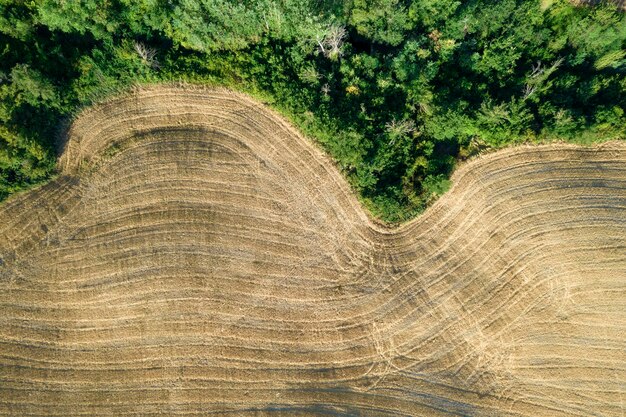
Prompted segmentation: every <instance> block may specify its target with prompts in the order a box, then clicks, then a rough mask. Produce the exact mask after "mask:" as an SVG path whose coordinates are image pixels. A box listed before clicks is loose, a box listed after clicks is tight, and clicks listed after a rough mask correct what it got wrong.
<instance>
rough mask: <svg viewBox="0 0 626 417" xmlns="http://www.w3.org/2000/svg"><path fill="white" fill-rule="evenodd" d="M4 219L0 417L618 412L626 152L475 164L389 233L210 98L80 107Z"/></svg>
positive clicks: (250, 113) (257, 114)
mask: <svg viewBox="0 0 626 417" xmlns="http://www.w3.org/2000/svg"><path fill="white" fill-rule="evenodd" d="M59 164H60V167H61V168H60V169H61V171H62V172H61V175H60V176H59V177H58V178H57V179H56V180H54V181H52V182H51V183H49V184H48V185H46V186H43V187H41V188H38V189H36V190H32V191H30V192H28V193H25V194H21V195H19V196H17V197H14V198H12V199H10V200H9V201H8V202H7V203H5V204H3V205H2V206H0V414H1V415H11V416H30V415H41V416H71V415H85V416H98V415H107V416H130V415H142V416H143V415H145V416H148V415H168V416H175V415H185V416H190V415H212V414H219V415H224V414H228V415H290V416H291V415H346V416H347V415H350V416H352V415H365V416H369V415H371V416H392V415H393V416H439V415H443V416H446V415H462V416H528V417H537V416H591V415H594V416H623V415H624V413H626V211H625V209H626V146H625V145H624V144H623V143H622V144H620V143H608V144H604V145H602V146H597V147H588V148H583V147H577V146H573V145H556V144H555V145H544V146H535V147H518V148H513V149H509V150H504V151H499V152H495V153H491V154H487V155H484V156H482V157H480V158H478V159H476V160H474V161H472V162H470V163H467V164H465V165H463V166H462V167H460V168H459V169H458V170H457V171H456V173H455V174H454V176H453V183H454V186H453V187H452V189H451V191H450V192H448V193H447V194H446V195H445V196H443V197H442V198H440V199H439V200H438V201H437V202H436V203H435V204H434V205H433V206H432V207H431V208H429V209H428V211H427V212H426V213H425V214H424V215H422V216H421V217H419V218H418V219H416V220H414V221H411V222H409V223H406V224H404V225H402V226H400V227H397V228H387V227H385V226H382V225H380V224H378V223H376V222H375V221H373V220H371V219H370V218H369V217H368V215H367V214H366V213H365V211H364V209H363V208H362V207H361V206H360V204H359V202H358V200H357V199H356V198H355V197H354V195H353V192H352V191H351V190H350V188H349V186H348V184H347V183H346V181H345V180H344V178H343V177H342V176H341V175H340V173H339V171H338V170H337V169H336V168H335V166H334V165H333V163H332V162H331V161H330V160H329V159H328V158H327V157H326V156H325V155H324V154H323V153H322V152H321V151H320V150H318V149H317V148H316V147H315V146H313V145H312V144H310V143H309V142H308V141H307V140H306V139H304V138H303V137H302V136H300V135H299V134H298V133H297V132H296V131H295V130H294V129H293V128H292V127H290V126H289V124H287V123H286V122H285V121H284V120H283V119H282V118H281V117H279V116H278V115H276V114H275V113H273V112H272V111H270V110H268V109H266V108H265V107H264V106H263V105H261V104H258V103H256V102H255V101H253V100H251V99H249V98H247V97H246V96H243V95H240V94H236V93H233V92H229V91H226V90H219V89H204V88H192V87H176V86H160V87H145V88H142V89H138V90H136V91H134V92H132V93H129V94H127V95H125V96H122V97H119V98H117V99H113V100H111V101H108V102H106V103H104V104H101V105H98V106H95V107H93V108H91V109H89V110H87V111H84V112H83V113H82V114H81V115H80V116H79V117H78V118H77V120H76V121H75V122H74V124H73V126H72V128H71V129H70V131H69V134H68V143H67V146H66V150H65V152H64V154H63V155H62V157H61V158H60V160H59Z"/></svg>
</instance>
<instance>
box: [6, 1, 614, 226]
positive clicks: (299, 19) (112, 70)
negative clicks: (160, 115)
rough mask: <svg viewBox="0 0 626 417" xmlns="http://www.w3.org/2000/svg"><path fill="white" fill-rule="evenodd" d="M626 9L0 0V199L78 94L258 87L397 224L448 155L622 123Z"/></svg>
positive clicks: (33, 168) (33, 165)
mask: <svg viewBox="0 0 626 417" xmlns="http://www.w3.org/2000/svg"><path fill="white" fill-rule="evenodd" d="M625 72H626V18H625V17H624V14H623V13H622V12H619V11H617V10H616V9H615V7H613V6H611V5H609V4H604V3H603V4H600V5H598V6H594V7H574V6H573V5H572V4H571V3H570V2H568V1H567V0H554V1H547V0H544V1H540V2H539V1H535V0H469V1H465V2H461V1H459V0H255V1H252V0H243V1H235V0H106V1H95V0H77V1H67V0H38V1H34V2H30V1H23V0H4V1H3V2H2V4H0V198H4V197H5V196H7V195H9V194H10V193H13V192H15V191H17V190H19V189H22V188H25V187H29V186H31V185H33V184H36V183H38V182H40V181H42V180H44V179H46V178H49V177H50V176H51V175H53V173H54V160H55V154H56V152H58V150H57V149H56V148H55V138H56V137H57V135H58V133H59V128H60V126H62V124H63V121H64V120H65V119H67V118H68V117H71V115H72V114H73V113H74V112H75V111H76V110H77V109H79V108H80V107H82V106H86V105H88V104H90V103H92V102H93V101H95V100H100V99H103V98H104V97H106V96H108V95H110V94H113V93H115V92H117V91H120V90H121V89H124V88H127V87H128V86H129V85H132V84H133V83H136V82H156V81H160V80H178V79H182V80H188V81H194V82H205V83H206V82H208V83H211V84H222V85H228V86H231V87H234V88H237V89H241V90H244V91H247V92H249V93H251V94H253V95H255V96H258V97H261V98H262V99H263V100H264V101H265V102H268V103H270V104H271V105H272V106H274V107H275V108H277V109H278V110H280V111H281V112H283V113H284V114H285V115H287V116H288V117H289V118H290V119H292V120H293V121H294V122H295V123H296V124H297V125H298V126H299V127H300V129H302V130H303V131H304V132H305V133H306V134H307V135H309V136H311V137H313V138H315V139H317V140H318V141H319V143H320V144H321V145H322V146H323V147H324V148H325V149H326V150H327V151H328V152H329V153H330V154H331V155H332V156H333V157H334V158H335V160H336V161H337V165H338V167H339V169H340V170H341V171H342V172H343V173H344V174H345V176H346V178H347V179H348V181H349V182H350V183H351V184H352V186H353V187H354V189H355V190H356V191H357V192H358V194H359V196H360V198H361V200H362V201H363V203H364V204H365V205H366V206H367V207H368V208H369V209H370V210H371V211H372V213H374V214H375V215H377V216H379V217H380V218H382V219H384V220H387V221H391V222H396V221H403V220H406V219H408V218H410V217H412V216H414V215H415V214H417V213H419V212H420V211H421V210H423V209H424V207H426V206H427V205H428V204H431V203H432V201H433V200H434V199H435V198H436V196H437V195H440V194H441V193H443V192H445V190H446V189H447V188H448V187H449V186H450V184H449V180H448V178H449V175H450V173H451V171H452V170H453V168H454V164H455V161H456V160H457V159H459V158H462V159H465V158H468V157H470V156H472V155H476V154H478V153H480V152H481V151H483V150H485V149H487V148H489V147H492V148H494V147H501V146H506V145H510V144H515V143H520V142H525V141H533V142H536V141H546V140H553V139H557V140H569V141H573V142H577V143H593V142H597V141H602V140H610V139H623V138H624V137H625V136H626V116H625V108H626V77H625V76H624V73H625Z"/></svg>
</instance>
